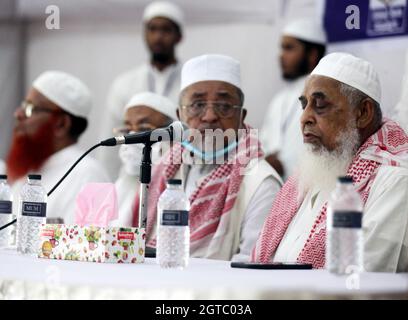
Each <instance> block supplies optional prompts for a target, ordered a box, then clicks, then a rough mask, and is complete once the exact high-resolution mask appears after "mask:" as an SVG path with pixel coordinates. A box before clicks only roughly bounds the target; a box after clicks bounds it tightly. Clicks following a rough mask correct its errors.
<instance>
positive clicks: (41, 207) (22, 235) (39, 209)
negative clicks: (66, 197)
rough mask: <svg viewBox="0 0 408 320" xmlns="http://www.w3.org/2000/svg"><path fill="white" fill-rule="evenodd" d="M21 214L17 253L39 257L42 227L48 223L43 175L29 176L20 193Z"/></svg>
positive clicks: (18, 225) (18, 221) (18, 224)
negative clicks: (42, 183) (42, 181)
mask: <svg viewBox="0 0 408 320" xmlns="http://www.w3.org/2000/svg"><path fill="white" fill-rule="evenodd" d="M19 206H20V212H19V217H18V218H17V251H18V252H20V253H23V254H29V255H37V253H38V249H39V248H38V247H39V240H40V237H39V233H40V229H41V225H42V224H45V222H46V209H47V192H46V191H45V189H44V187H43V186H42V185H41V175H35V174H30V175H28V180H27V183H26V184H25V185H24V186H23V187H22V189H21V192H20V204H19Z"/></svg>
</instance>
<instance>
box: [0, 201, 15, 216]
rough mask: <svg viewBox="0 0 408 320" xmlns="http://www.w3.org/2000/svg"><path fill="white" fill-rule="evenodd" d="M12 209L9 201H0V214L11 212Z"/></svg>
mask: <svg viewBox="0 0 408 320" xmlns="http://www.w3.org/2000/svg"><path fill="white" fill-rule="evenodd" d="M12 211H13V210H12V203H11V201H3V200H2V201H0V214H11V213H12Z"/></svg>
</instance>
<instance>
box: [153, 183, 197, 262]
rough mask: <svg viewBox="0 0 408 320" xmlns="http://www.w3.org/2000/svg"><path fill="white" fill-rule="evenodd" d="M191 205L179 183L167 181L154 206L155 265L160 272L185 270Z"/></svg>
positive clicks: (188, 246)
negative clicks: (155, 231)
mask: <svg viewBox="0 0 408 320" xmlns="http://www.w3.org/2000/svg"><path fill="white" fill-rule="evenodd" d="M189 210H190V202H189V201H188V198H187V196H186V194H185V193H184V191H183V189H182V183H181V180H177V179H171V180H168V181H167V188H166V190H165V191H164V192H163V193H162V195H161V196H160V198H159V202H158V205H157V213H158V217H157V253H156V256H157V262H158V263H159V265H160V266H161V267H162V268H179V269H182V268H185V267H186V266H187V265H188V259H189V256H190V228H189V224H188V211H189Z"/></svg>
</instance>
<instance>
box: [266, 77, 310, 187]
mask: <svg viewBox="0 0 408 320" xmlns="http://www.w3.org/2000/svg"><path fill="white" fill-rule="evenodd" d="M305 79H306V77H301V78H299V79H297V80H295V81H293V82H291V83H289V84H288V85H287V87H285V88H284V89H283V90H282V91H281V92H279V93H278V94H277V95H276V96H275V97H274V98H273V100H272V101H271V103H270V105H269V108H268V111H267V113H266V118H265V121H264V123H263V126H262V129H261V133H260V139H261V142H262V147H263V149H264V151H265V154H266V155H269V154H273V153H278V157H279V159H280V161H281V162H282V164H283V167H284V169H285V175H284V180H286V179H287V178H288V177H289V176H290V175H292V173H293V171H294V168H295V167H296V165H297V161H298V156H299V151H300V150H302V146H303V138H302V133H301V129H300V117H301V115H302V107H301V104H300V102H299V96H300V95H301V94H302V92H303V87H304V83H305Z"/></svg>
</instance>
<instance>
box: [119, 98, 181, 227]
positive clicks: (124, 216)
mask: <svg viewBox="0 0 408 320" xmlns="http://www.w3.org/2000/svg"><path fill="white" fill-rule="evenodd" d="M176 109H177V106H176V104H174V103H173V102H172V101H171V100H170V99H168V98H166V97H164V96H161V95H158V94H156V93H153V92H141V93H137V94H135V95H134V96H133V97H132V98H131V99H130V100H129V102H128V103H127V104H126V106H125V108H124V112H123V113H124V121H123V124H124V126H123V127H122V128H118V129H116V130H115V131H116V132H117V133H120V134H129V133H137V132H142V131H148V130H154V129H157V128H163V127H167V126H168V125H170V124H171V123H172V122H173V121H174V119H175V118H176ZM143 148H144V144H139V143H136V144H122V145H121V146H120V148H119V157H120V160H121V162H122V167H121V169H120V173H119V177H118V179H117V180H116V182H115V187H116V191H117V194H118V206H119V217H118V220H117V221H116V222H115V225H117V226H120V227H127V226H129V227H131V226H132V208H133V206H134V200H135V198H134V194H135V192H137V190H139V187H140V177H139V175H140V164H141V162H142V157H143ZM166 149H168V148H166V143H165V142H157V143H155V144H153V146H152V156H151V159H152V164H153V165H156V164H157V163H159V162H160V159H161V156H162V153H163V152H165V151H166Z"/></svg>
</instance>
